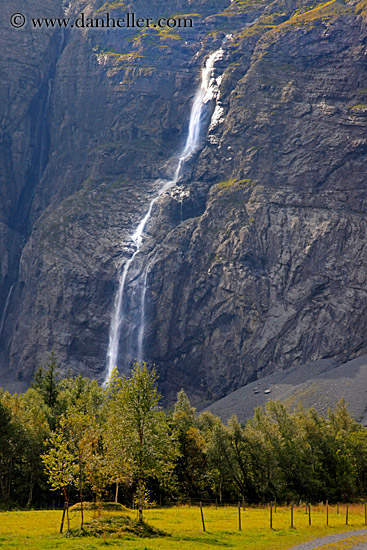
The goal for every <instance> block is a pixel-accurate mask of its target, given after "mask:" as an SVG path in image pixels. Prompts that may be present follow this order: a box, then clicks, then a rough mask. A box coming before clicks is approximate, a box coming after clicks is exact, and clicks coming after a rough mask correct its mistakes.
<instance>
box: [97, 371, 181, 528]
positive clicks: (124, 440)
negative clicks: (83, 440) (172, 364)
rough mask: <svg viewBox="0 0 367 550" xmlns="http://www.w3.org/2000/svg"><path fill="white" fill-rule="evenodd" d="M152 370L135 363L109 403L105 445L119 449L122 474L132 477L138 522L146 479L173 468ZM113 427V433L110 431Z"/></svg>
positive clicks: (171, 439)
mask: <svg viewBox="0 0 367 550" xmlns="http://www.w3.org/2000/svg"><path fill="white" fill-rule="evenodd" d="M156 380H157V376H156V373H155V371H154V370H153V371H152V372H149V370H148V368H147V366H146V364H143V365H140V364H139V363H135V364H134V365H133V368H132V372H131V376H130V378H127V379H122V380H121V389H120V390H119V391H117V392H115V395H114V397H113V398H112V400H111V406H110V411H111V412H110V420H109V421H108V423H107V430H108V431H109V436H108V437H107V444H108V445H109V446H110V448H111V446H112V448H113V449H114V450H115V451H116V450H117V449H119V450H120V452H119V456H120V457H121V465H122V467H123V468H125V471H124V472H122V474H123V475H126V474H127V472H129V473H130V474H131V475H132V476H134V478H135V480H136V483H137V490H138V507H139V521H142V520H143V495H144V491H145V486H146V482H147V479H148V478H156V479H161V478H162V477H163V476H165V475H168V474H169V473H170V472H171V471H172V469H173V463H172V461H173V459H174V457H175V455H176V441H175V438H174V437H173V436H172V434H170V431H169V426H168V423H167V419H166V416H165V414H164V412H163V411H162V410H161V409H160V408H159V405H158V403H159V401H160V399H161V396H160V395H159V393H158V391H157V387H156ZM111 426H113V430H111Z"/></svg>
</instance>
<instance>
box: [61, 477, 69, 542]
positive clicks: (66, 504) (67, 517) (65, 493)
mask: <svg viewBox="0 0 367 550" xmlns="http://www.w3.org/2000/svg"><path fill="white" fill-rule="evenodd" d="M64 498H65V506H66V521H67V526H68V532H69V530H70V519H69V499H68V494H67V491H66V488H65V487H64ZM63 525H64V515H63V521H62V525H61V528H62V527H63Z"/></svg>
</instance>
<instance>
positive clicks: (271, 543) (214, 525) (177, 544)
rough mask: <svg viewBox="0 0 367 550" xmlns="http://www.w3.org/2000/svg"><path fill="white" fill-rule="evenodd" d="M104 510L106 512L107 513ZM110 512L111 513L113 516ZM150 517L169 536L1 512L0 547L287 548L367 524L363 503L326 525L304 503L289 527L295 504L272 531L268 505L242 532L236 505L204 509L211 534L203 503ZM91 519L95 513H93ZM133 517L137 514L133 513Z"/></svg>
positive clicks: (246, 520) (245, 517) (50, 515)
mask: <svg viewBox="0 0 367 550" xmlns="http://www.w3.org/2000/svg"><path fill="white" fill-rule="evenodd" d="M104 514H107V513H106V512H105V513H104ZM114 514H116V513H115V512H113V513H112V512H110V513H109V515H114ZM144 514H145V520H146V521H147V522H148V523H150V524H151V525H153V526H154V527H157V528H159V529H162V530H163V531H165V532H166V533H168V535H169V536H166V537H159V538H144V539H139V538H137V537H135V536H132V535H129V536H128V537H125V538H122V539H121V538H120V539H116V538H111V537H107V536H106V537H101V538H97V537H65V536H63V535H59V534H58V531H59V527H60V520H61V511H31V512H2V513H0V548H1V549H4V550H7V549H14V550H15V549H16V550H46V549H47V550H49V549H58V548H60V549H66V550H67V549H73V550H78V549H83V550H96V549H100V548H106V547H107V546H109V547H111V548H113V547H115V548H119V549H121V550H125V549H126V550H127V549H136V550H137V549H139V550H168V549H170V550H175V549H176V548H177V549H182V550H199V549H202V550H209V549H211V550H214V548H218V549H221V548H223V549H227V550H230V549H241V550H243V549H246V550H252V549H256V550H285V549H287V548H290V547H291V546H293V545H295V544H300V543H301V542H304V541H307V540H310V539H313V538H316V537H318V536H324V535H331V534H335V533H339V532H343V531H348V530H351V529H354V530H355V529H358V528H360V529H362V528H364V527H365V524H364V521H365V518H364V506H362V505H361V506H358V505H352V506H349V522H348V523H349V525H348V526H347V525H346V524H345V519H346V518H345V506H340V510H339V515H338V514H337V510H336V507H334V506H333V507H332V506H330V507H329V527H326V510H325V507H322V506H319V507H313V508H312V513H311V520H312V526H311V527H310V526H309V525H308V515H307V514H306V513H305V507H304V506H303V507H299V508H298V507H297V508H296V507H295V508H294V526H295V528H294V529H291V528H290V508H285V507H282V508H278V509H277V511H276V513H273V529H272V530H271V529H270V526H269V509H268V508H246V510H245V511H241V520H242V530H241V531H239V530H238V509H237V508H235V507H233V508H231V507H223V508H218V509H216V508H215V507H208V508H204V518H205V523H206V532H205V533H204V532H203V530H202V523H201V516H200V509H199V508H198V507H191V508H190V507H174V508H155V509H151V510H146V511H145V513H144ZM86 515H87V520H88V519H91V518H92V517H93V513H92V512H88V513H87V514H86ZM130 515H131V517H133V518H134V517H136V516H135V513H134V512H133V511H131V513H130ZM79 517H80V516H79V513H78V512H73V513H72V514H71V527H77V526H78V524H79Z"/></svg>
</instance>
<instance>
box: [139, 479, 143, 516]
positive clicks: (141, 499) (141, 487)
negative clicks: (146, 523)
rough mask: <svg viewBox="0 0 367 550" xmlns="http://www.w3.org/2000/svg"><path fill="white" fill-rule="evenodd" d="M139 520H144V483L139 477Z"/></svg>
mask: <svg viewBox="0 0 367 550" xmlns="http://www.w3.org/2000/svg"><path fill="white" fill-rule="evenodd" d="M139 521H143V483H142V481H141V479H139Z"/></svg>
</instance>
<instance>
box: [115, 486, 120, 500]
mask: <svg viewBox="0 0 367 550" xmlns="http://www.w3.org/2000/svg"><path fill="white" fill-rule="evenodd" d="M118 501H119V482H118V481H116V491H115V502H116V503H117V502H118Z"/></svg>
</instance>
